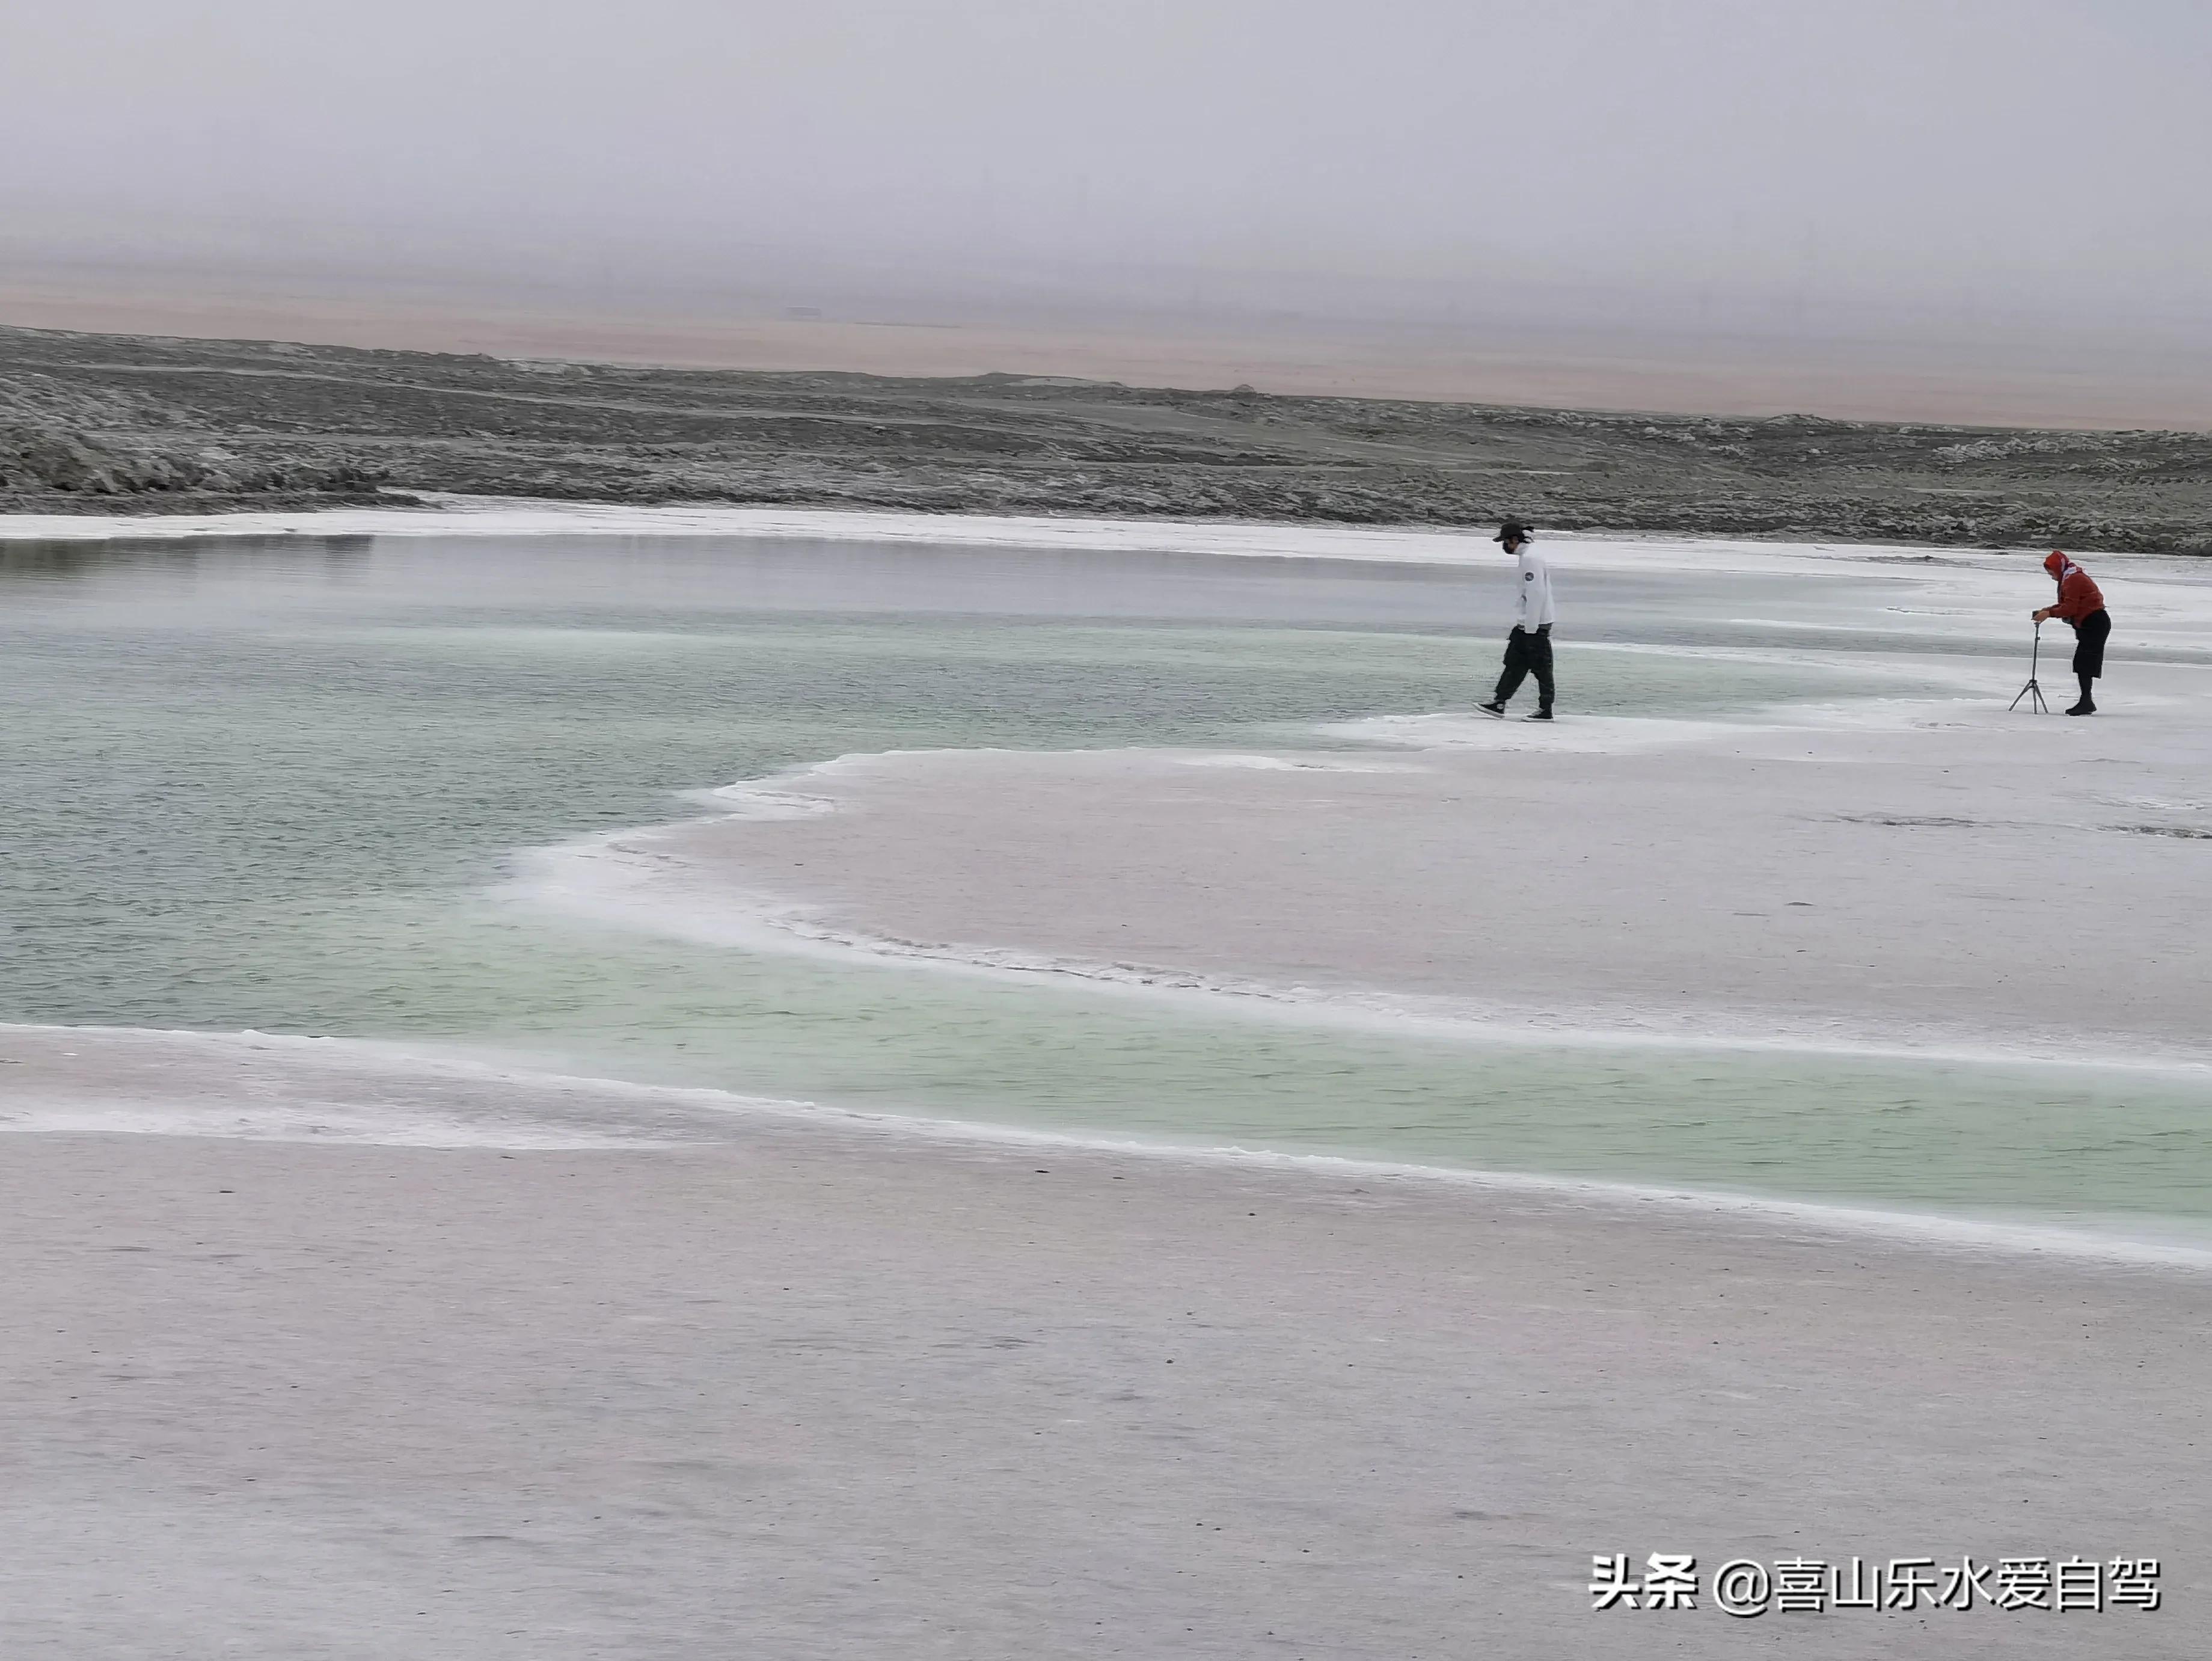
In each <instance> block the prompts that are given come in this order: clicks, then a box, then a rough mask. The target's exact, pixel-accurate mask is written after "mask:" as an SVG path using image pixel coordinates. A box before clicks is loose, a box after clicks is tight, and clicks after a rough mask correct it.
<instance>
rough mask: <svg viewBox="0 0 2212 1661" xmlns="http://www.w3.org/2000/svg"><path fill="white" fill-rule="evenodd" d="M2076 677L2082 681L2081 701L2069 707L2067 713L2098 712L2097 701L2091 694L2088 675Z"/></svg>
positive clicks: (2087, 713)
mask: <svg viewBox="0 0 2212 1661" xmlns="http://www.w3.org/2000/svg"><path fill="white" fill-rule="evenodd" d="M2075 679H2077V680H2079V681H2080V682H2081V702H2080V703H2077V704H2075V706H2074V707H2073V708H2072V709H2069V710H2068V711H2067V712H2066V713H2067V714H2068V715H2095V714H2096V713H2097V701H2096V700H2095V699H2094V698H2093V697H2090V696H2089V678H2088V676H2087V675H2077V676H2076V677H2075Z"/></svg>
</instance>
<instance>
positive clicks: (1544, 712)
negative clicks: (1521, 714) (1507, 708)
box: [1498, 709, 1552, 721]
mask: <svg viewBox="0 0 2212 1661" xmlns="http://www.w3.org/2000/svg"><path fill="white" fill-rule="evenodd" d="M1504 713H1505V712H1504V710H1503V709H1501V710H1499V711H1498V714H1500V715H1504ZM1551 718H1552V712H1551V711H1550V710H1549V709H1539V710H1538V711H1537V712H1536V713H1535V714H1534V715H1531V716H1529V717H1528V719H1529V720H1531V721H1549V720H1551Z"/></svg>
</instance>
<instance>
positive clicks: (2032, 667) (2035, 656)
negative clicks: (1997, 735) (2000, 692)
mask: <svg viewBox="0 0 2212 1661" xmlns="http://www.w3.org/2000/svg"><path fill="white" fill-rule="evenodd" d="M2042 657H2043V625H2042V624H2036V625H2035V644H2034V645H2033V646H2032V647H2030V648H2028V654H2027V685H2025V686H2023V687H2021V689H2020V691H2018V692H2017V693H2015V695H2014V697H2013V701H2012V702H2011V703H2008V704H2007V705H2006V706H2005V707H2006V708H2007V709H2019V708H2020V701H2021V699H2022V698H2028V699H2032V700H2033V702H2032V703H2029V704H2028V706H2027V707H2028V708H2029V709H2033V711H2034V712H2035V713H2036V714H2037V715H2049V714H2050V713H2051V706H2050V705H2049V704H2047V703H2045V702H2044V701H2043V688H2042V686H2041V685H2040V684H2038V682H2037V680H2036V678H2035V672H2036V669H2037V668H2038V666H2039V664H2040V662H2041V660H2042Z"/></svg>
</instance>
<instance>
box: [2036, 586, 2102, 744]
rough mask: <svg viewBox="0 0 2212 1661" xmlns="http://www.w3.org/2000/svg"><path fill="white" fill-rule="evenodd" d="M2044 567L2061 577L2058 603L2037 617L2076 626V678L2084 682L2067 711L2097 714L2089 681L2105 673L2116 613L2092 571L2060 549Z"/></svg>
mask: <svg viewBox="0 0 2212 1661" xmlns="http://www.w3.org/2000/svg"><path fill="white" fill-rule="evenodd" d="M2043 569H2045V570H2046V571H2048V572H2050V573H2051V575H2052V576H2054V577H2056V578H2057V580H2058V603H2057V605H2046V606H2045V607H2044V608H2043V609H2042V610H2041V611H2038V612H2036V613H2035V620H2036V621H2037V622H2038V623H2041V622H2043V621H2044V620H2045V618H2065V619H2066V621H2067V622H2069V623H2070V624H2073V625H2074V678H2075V679H2076V680H2078V681H2080V682H2081V702H2080V703H2077V704H2075V706H2074V707H2073V708H2072V709H2069V710H2068V711H2067V712H2066V713H2067V714H2068V715H2095V714H2096V713H2097V701H2096V700H2095V699H2094V698H2093V697H2090V696H2089V683H2090V682H2091V681H2093V680H2094V679H2096V678H2097V677H2098V676H2100V675H2101V674H2103V673H2104V672H2105V636H2107V635H2109V634H2111V633H2112V613H2111V612H2110V611H2106V609H2105V596H2104V595H2103V594H2102V593H2100V592H2099V590H2098V587H2097V585H2096V584H2095V583H2094V582H2093V581H2090V578H2089V574H2088V573H2087V571H2085V570H2083V569H2081V567H2080V566H2078V565H2076V564H2075V563H2074V562H2073V561H2072V560H2070V559H2069V558H2067V557H2066V556H2065V555H2063V554H2062V553H2060V552H2058V551H2057V550H2056V549H2053V550H2052V551H2051V557H2050V558H2049V559H2046V560H2045V561H2044V562H2043Z"/></svg>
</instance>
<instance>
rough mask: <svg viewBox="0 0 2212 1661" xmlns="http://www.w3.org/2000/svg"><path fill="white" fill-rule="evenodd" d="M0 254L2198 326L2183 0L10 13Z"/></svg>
mask: <svg viewBox="0 0 2212 1661" xmlns="http://www.w3.org/2000/svg"><path fill="white" fill-rule="evenodd" d="M0 9H4V17H3V18H0V41H4V45H0V154H4V155H5V156H6V157H7V161H6V162H5V164H4V165H0V252H6V253H7V254H8V255H9V257H10V258H11V259H13V260H14V261H15V262H17V263H19V264H20V263H21V261H22V260H23V259H25V258H26V257H37V256H39V255H40V254H41V253H42V252H46V251H58V252H80V253H82V252H97V253H104V254H112V253H118V252H127V253H132V254H137V255H140V256H143V257H145V258H148V259H155V260H159V259H166V258H170V257H173V256H193V257H202V256H213V257H216V258H218V259H246V258H251V259H269V260H284V259H299V260H302V261H307V262H310V263H313V262H325V263H332V262H334V263H337V264H340V265H352V266H354V267H356V268H357V269H359V270H360V271H362V272H363V273H365V274H368V275H371V276H374V275H378V274H382V273H389V272H397V271H404V270H405V269H408V268H410V267H425V268H431V267H437V268H445V267H451V268H460V267H465V268H467V269H469V270H471V271H477V272H481V273H483V274H486V275H487V276H489V277H493V278H495V279H501V280H507V279H511V280H513V281H515V282H518V283H520V282H522V281H526V280H527V279H529V278H531V277H533V276H550V277H556V278H558V279H562V280H566V279H568V278H570V277H577V276H582V277H588V278H590V279H591V280H592V281H595V282H598V283H602V284H605V285H609V286H611V287H613V288H620V287H622V286H623V285H626V284H635V285H636V286H637V287H639V288H640V289H646V288H650V287H651V286H653V285H654V284H667V283H684V284H691V283H707V284H710V285H711V284H713V283H717V282H722V281H726V282H727V283H729V284H731V285H732V288H733V289H743V288H748V287H759V286H761V285H767V286H768V287H769V288H773V289H775V290H776V291H777V292H779V293H782V294H785V295H787V296H788V297H789V298H792V299H793V300H799V299H804V298H805V295H806V293H807V292H809V291H811V290H810V285H812V286H815V287H819V288H820V289H822V290H823V292H837V291H841V290H844V289H861V290H866V291H870V292H873V293H878V294H897V293H901V292H910V293H912V294H914V295H933V296H944V295H954V296H959V295H967V296H970V297H975V298H980V299H982V300H989V299H991V298H993V297H994V296H1002V295H1061V296H1071V295H1072V296H1080V295H1098V296H1106V297H1112V296H1115V295H1124V296H1126V295H1140V296H1151V297H1160V296H1164V297H1166V298H1169V299H1175V298H1177V297H1181V296H1188V297H1190V298H1194V299H1196V300H1198V301H1200V302H1201V303H1210V304H1232V305H1233V304H1237V303H1243V302H1244V301H1247V300H1251V301H1255V303H1256V301H1257V300H1258V299H1260V298H1264V297H1273V299H1275V300H1279V301H1280V302H1281V303H1284V304H1292V305H1298V306H1305V307H1318V308H1320V309H1322V310H1328V309H1329V308H1332V307H1334V308H1340V309H1344V310H1347V311H1350V312H1358V311H1359V310H1360V309H1361V308H1363V307H1365V308H1370V309H1381V310H1389V309H1390V308H1393V307H1398V308H1412V309H1414V310H1421V309H1423V308H1441V309H1442V310H1443V311H1445V312H1455V311H1458V310H1460V309H1462V308H1464V309H1465V310H1466V311H1468V313H1474V314H1481V313H1486V312H1490V311H1495V310H1497V309H1498V308H1499V307H1504V308H1505V309H1506V310H1508V311H1511V310H1514V309H1516V308H1518V309H1519V310H1522V311H1525V312H1528V313H1531V314H1532V316H1533V315H1534V314H1536V313H1543V312H1544V311H1545V310H1546V309H1547V307H1552V308H1559V309H1562V310H1564V311H1573V310H1575V309H1576V308H1577V307H1581V308H1583V310H1585V311H1587V310H1588V309H1589V307H1592V306H1595V307H1598V308H1599V309H1603V307H1606V306H1608V305H1612V304H1615V303H1626V301H1625V300H1624V297H1630V298H1632V299H1634V300H1635V301H1637V303H1649V304H1651V305H1654V306H1657V305H1662V304H1664V305H1666V306H1680V307H1689V306H1692V305H1695V306H1701V307H1707V308H1711V307H1720V308H1721V309H1722V310H1723V311H1726V310H1727V309H1728V308H1729V307H1736V306H1742V305H1753V306H1766V307H1772V306H1774V305H1775V304H1778V303H1782V304H1785V305H1788V306H1794V307H1797V308H1799V309H1800V310H1801V311H1802V308H1804V307H1807V306H1808V305H1809V306H1811V307H1813V308H1814V310H1816V311H1832V312H1834V313H1836V314H1838V315H1846V314H1852V313H1856V312H1857V311H1860V310H1863V309H1865V308H1869V307H1872V308H1875V309H1876V310H1881V309H1884V308H1888V309H1898V310H1905V311H1909V310H1911V309H1913V308H1916V307H1918V308H1934V309H1935V310H1936V311H1937V312H1939V313H1942V314H1945V315H1951V316H1960V317H1965V316H1972V315H1991V316H1994V315H1998V314H2001V313H2002V314H2012V313H2021V314H2024V315H2032V314H2036V313H2046V312H2047V313H2051V314H2054V315H2057V316H2059V317H2061V318H2063V319H2066V320H2068V321H2071V322H2075V323H2079V324H2081V325H2085V326H2105V325H2112V326H2119V325H2122V324H2125V325H2127V326H2154V327H2156V328H2160V329H2168V328H2170V329H2174V330H2180V331H2191V332H2197V333H2198V334H2200V335H2201V334H2203V333H2206V332H2212V321H2208V319H2207V317H2206V313H2207V310H2208V307H2212V301H2208V299H2207V295H2208V292H2212V160H2209V159H2208V158H2212V96H2208V89H2212V3H2207V0H1834V3H1831V0H791V3H769V0H621V3H617V0H374V3H358V4H345V5H337V4H332V3H328V0H322V3H318V0H68V3H59V0H0Z"/></svg>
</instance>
